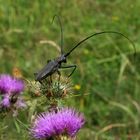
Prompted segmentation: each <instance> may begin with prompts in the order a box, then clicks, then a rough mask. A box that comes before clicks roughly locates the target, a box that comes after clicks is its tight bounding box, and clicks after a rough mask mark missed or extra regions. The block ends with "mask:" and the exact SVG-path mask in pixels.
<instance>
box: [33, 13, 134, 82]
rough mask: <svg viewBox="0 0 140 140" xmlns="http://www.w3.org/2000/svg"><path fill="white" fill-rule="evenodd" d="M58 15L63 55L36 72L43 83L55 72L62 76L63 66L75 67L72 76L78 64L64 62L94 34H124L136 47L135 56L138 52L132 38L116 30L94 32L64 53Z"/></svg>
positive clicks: (37, 78)
mask: <svg viewBox="0 0 140 140" xmlns="http://www.w3.org/2000/svg"><path fill="white" fill-rule="evenodd" d="M55 17H57V18H58V21H59V24H60V29H61V55H60V56H59V57H57V58H55V59H53V60H49V61H48V63H47V64H46V65H45V66H44V67H43V68H42V69H41V70H40V71H39V72H37V73H34V75H35V81H39V82H40V83H41V81H42V80H44V79H46V78H47V77H49V76H51V75H52V74H54V73H55V72H57V73H58V74H59V76H60V72H59V69H61V68H65V69H66V68H73V70H72V72H71V73H70V74H69V76H68V77H70V76H71V75H72V74H73V72H74V71H75V69H76V65H69V66H62V63H66V62H67V61H66V60H67V57H68V56H69V55H70V54H71V53H72V52H73V51H74V50H75V49H76V48H77V47H78V46H80V45H81V44H82V43H83V42H85V41H86V40H88V39H90V38H92V37H94V36H97V35H101V34H106V33H108V34H112V33H114V34H119V35H121V36H123V37H124V38H126V39H127V40H128V41H129V42H130V43H131V44H132V46H133V47H134V50H135V52H134V56H135V54H136V48H135V45H134V43H133V42H132V40H130V39H129V38H128V37H127V36H125V35H124V34H122V33H120V32H116V31H102V32H98V33H94V34H91V35H90V36H88V37H86V38H84V39H83V40H81V41H80V42H79V43H77V45H75V46H74V47H73V48H72V49H71V50H70V51H69V52H67V53H64V51H63V32H62V31H63V30H62V24H61V21H60V18H59V16H57V15H55V16H54V17H53V20H54V18H55Z"/></svg>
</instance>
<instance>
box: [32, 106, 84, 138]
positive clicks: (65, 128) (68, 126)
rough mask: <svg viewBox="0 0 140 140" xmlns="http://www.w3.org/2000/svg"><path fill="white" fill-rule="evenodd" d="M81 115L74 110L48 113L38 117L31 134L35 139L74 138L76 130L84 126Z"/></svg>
mask: <svg viewBox="0 0 140 140" xmlns="http://www.w3.org/2000/svg"><path fill="white" fill-rule="evenodd" d="M84 123H85V120H84V117H83V115H82V114H80V113H77V112H76V111H75V110H74V109H69V108H63V109H61V110H59V111H58V112H57V113H55V112H48V113H42V114H41V115H39V116H38V117H37V118H36V120H35V122H34V124H33V127H32V128H31V134H32V135H33V137H34V138H36V139H44V138H50V137H53V136H59V135H62V134H63V135H66V136H69V137H71V138H72V137H75V135H76V133H77V132H78V130H79V129H80V128H81V127H82V126H83V125H84Z"/></svg>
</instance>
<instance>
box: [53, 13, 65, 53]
mask: <svg viewBox="0 0 140 140" xmlns="http://www.w3.org/2000/svg"><path fill="white" fill-rule="evenodd" d="M55 18H57V19H58V22H59V25H60V36H61V38H60V39H61V54H63V53H64V51H63V29H62V23H61V20H60V17H59V16H58V15H54V17H53V19H52V23H53V21H54V19H55Z"/></svg>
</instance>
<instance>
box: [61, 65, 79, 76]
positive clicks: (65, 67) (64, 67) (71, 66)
mask: <svg viewBox="0 0 140 140" xmlns="http://www.w3.org/2000/svg"><path fill="white" fill-rule="evenodd" d="M76 67H77V66H76V65H69V66H61V67H60V69H61V68H62V69H67V68H73V70H72V72H71V73H70V74H69V75H68V77H70V76H71V75H72V74H73V73H74V71H75V70H76Z"/></svg>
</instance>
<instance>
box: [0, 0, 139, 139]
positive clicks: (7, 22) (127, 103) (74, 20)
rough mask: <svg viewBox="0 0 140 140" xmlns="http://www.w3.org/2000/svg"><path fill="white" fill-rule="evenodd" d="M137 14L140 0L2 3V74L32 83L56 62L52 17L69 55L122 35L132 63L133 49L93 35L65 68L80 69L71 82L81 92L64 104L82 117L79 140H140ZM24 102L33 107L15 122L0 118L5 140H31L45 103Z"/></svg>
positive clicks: (94, 40)
mask: <svg viewBox="0 0 140 140" xmlns="http://www.w3.org/2000/svg"><path fill="white" fill-rule="evenodd" d="M139 7H140V1H139V0H134V1H131V0H127V1H123V0H115V1H111V0H106V1H103V0H88V1H87V0H76V1H75V0H71V1H65V0H60V1H51V0H46V1H43V0H34V1H25V0H14V1H12V0H7V1H4V0H0V32H1V34H0V68H1V69H0V73H12V69H13V68H14V67H18V68H19V69H20V70H21V72H22V73H23V76H24V78H26V79H30V80H34V79H33V78H34V75H33V73H34V72H36V71H37V70H39V69H40V68H41V67H42V66H44V64H46V63H47V60H48V59H52V58H55V57H56V56H58V55H59V48H58V47H57V46H55V45H54V42H55V43H56V44H60V27H59V24H58V23H57V21H55V22H54V23H53V24H51V22H52V18H53V16H54V15H55V14H58V15H60V16H61V20H62V23H63V29H64V50H65V52H67V51H68V50H70V49H71V48H72V47H73V46H74V45H75V44H76V43H78V42H79V41H80V40H82V39H83V38H85V37H86V36H88V35H90V34H92V33H95V32H99V31H105V30H113V31H119V32H122V33H124V34H125V35H126V36H128V37H129V38H131V40H133V41H134V43H135V45H136V50H137V55H136V57H135V59H134V55H133V54H134V48H133V47H132V45H131V44H130V43H129V42H128V41H127V40H126V39H125V38H123V37H121V36H119V35H115V34H104V35H100V36H96V37H94V38H92V39H90V40H88V41H86V42H85V43H84V44H82V45H81V46H79V48H77V49H76V50H75V51H74V52H73V53H72V54H71V55H70V56H69V57H68V60H67V61H68V64H71V63H74V64H77V66H78V68H77V70H76V72H75V73H74V74H73V75H72V77H71V79H72V83H73V85H80V87H81V89H80V90H75V91H74V92H73V94H74V95H73V96H72V98H68V99H67V100H66V104H67V105H69V106H75V107H76V108H77V109H80V110H81V111H83V112H84V113H85V116H86V119H87V123H86V125H85V127H84V129H83V130H81V133H79V136H78V139H80V140H89V139H95V140H114V139H123V140H127V139H131V140H134V139H135V140H138V139H140V134H139V129H140V103H139V100H140V86H139V85H140V71H139V68H140V63H139V60H140V49H139V48H140V39H139V38H140V32H139V25H140V18H139ZM48 41H51V43H50V42H49V44H48ZM77 56H78V57H77ZM68 73H69V71H68V70H67V71H66V73H65V75H67V74H68ZM25 99H27V101H28V105H29V106H30V107H29V108H28V109H26V110H25V111H21V112H20V113H19V114H20V115H19V117H18V118H13V117H12V116H11V117H9V118H8V117H6V118H2V117H0V126H1V128H0V140H6V139H9V140H18V139H20V140H27V139H30V136H29V134H28V129H29V126H30V122H31V120H32V118H31V116H33V115H34V114H35V112H41V111H42V108H41V104H43V103H42V101H41V100H39V101H37V99H34V98H31V97H30V95H29V93H26V94H25Z"/></svg>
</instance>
